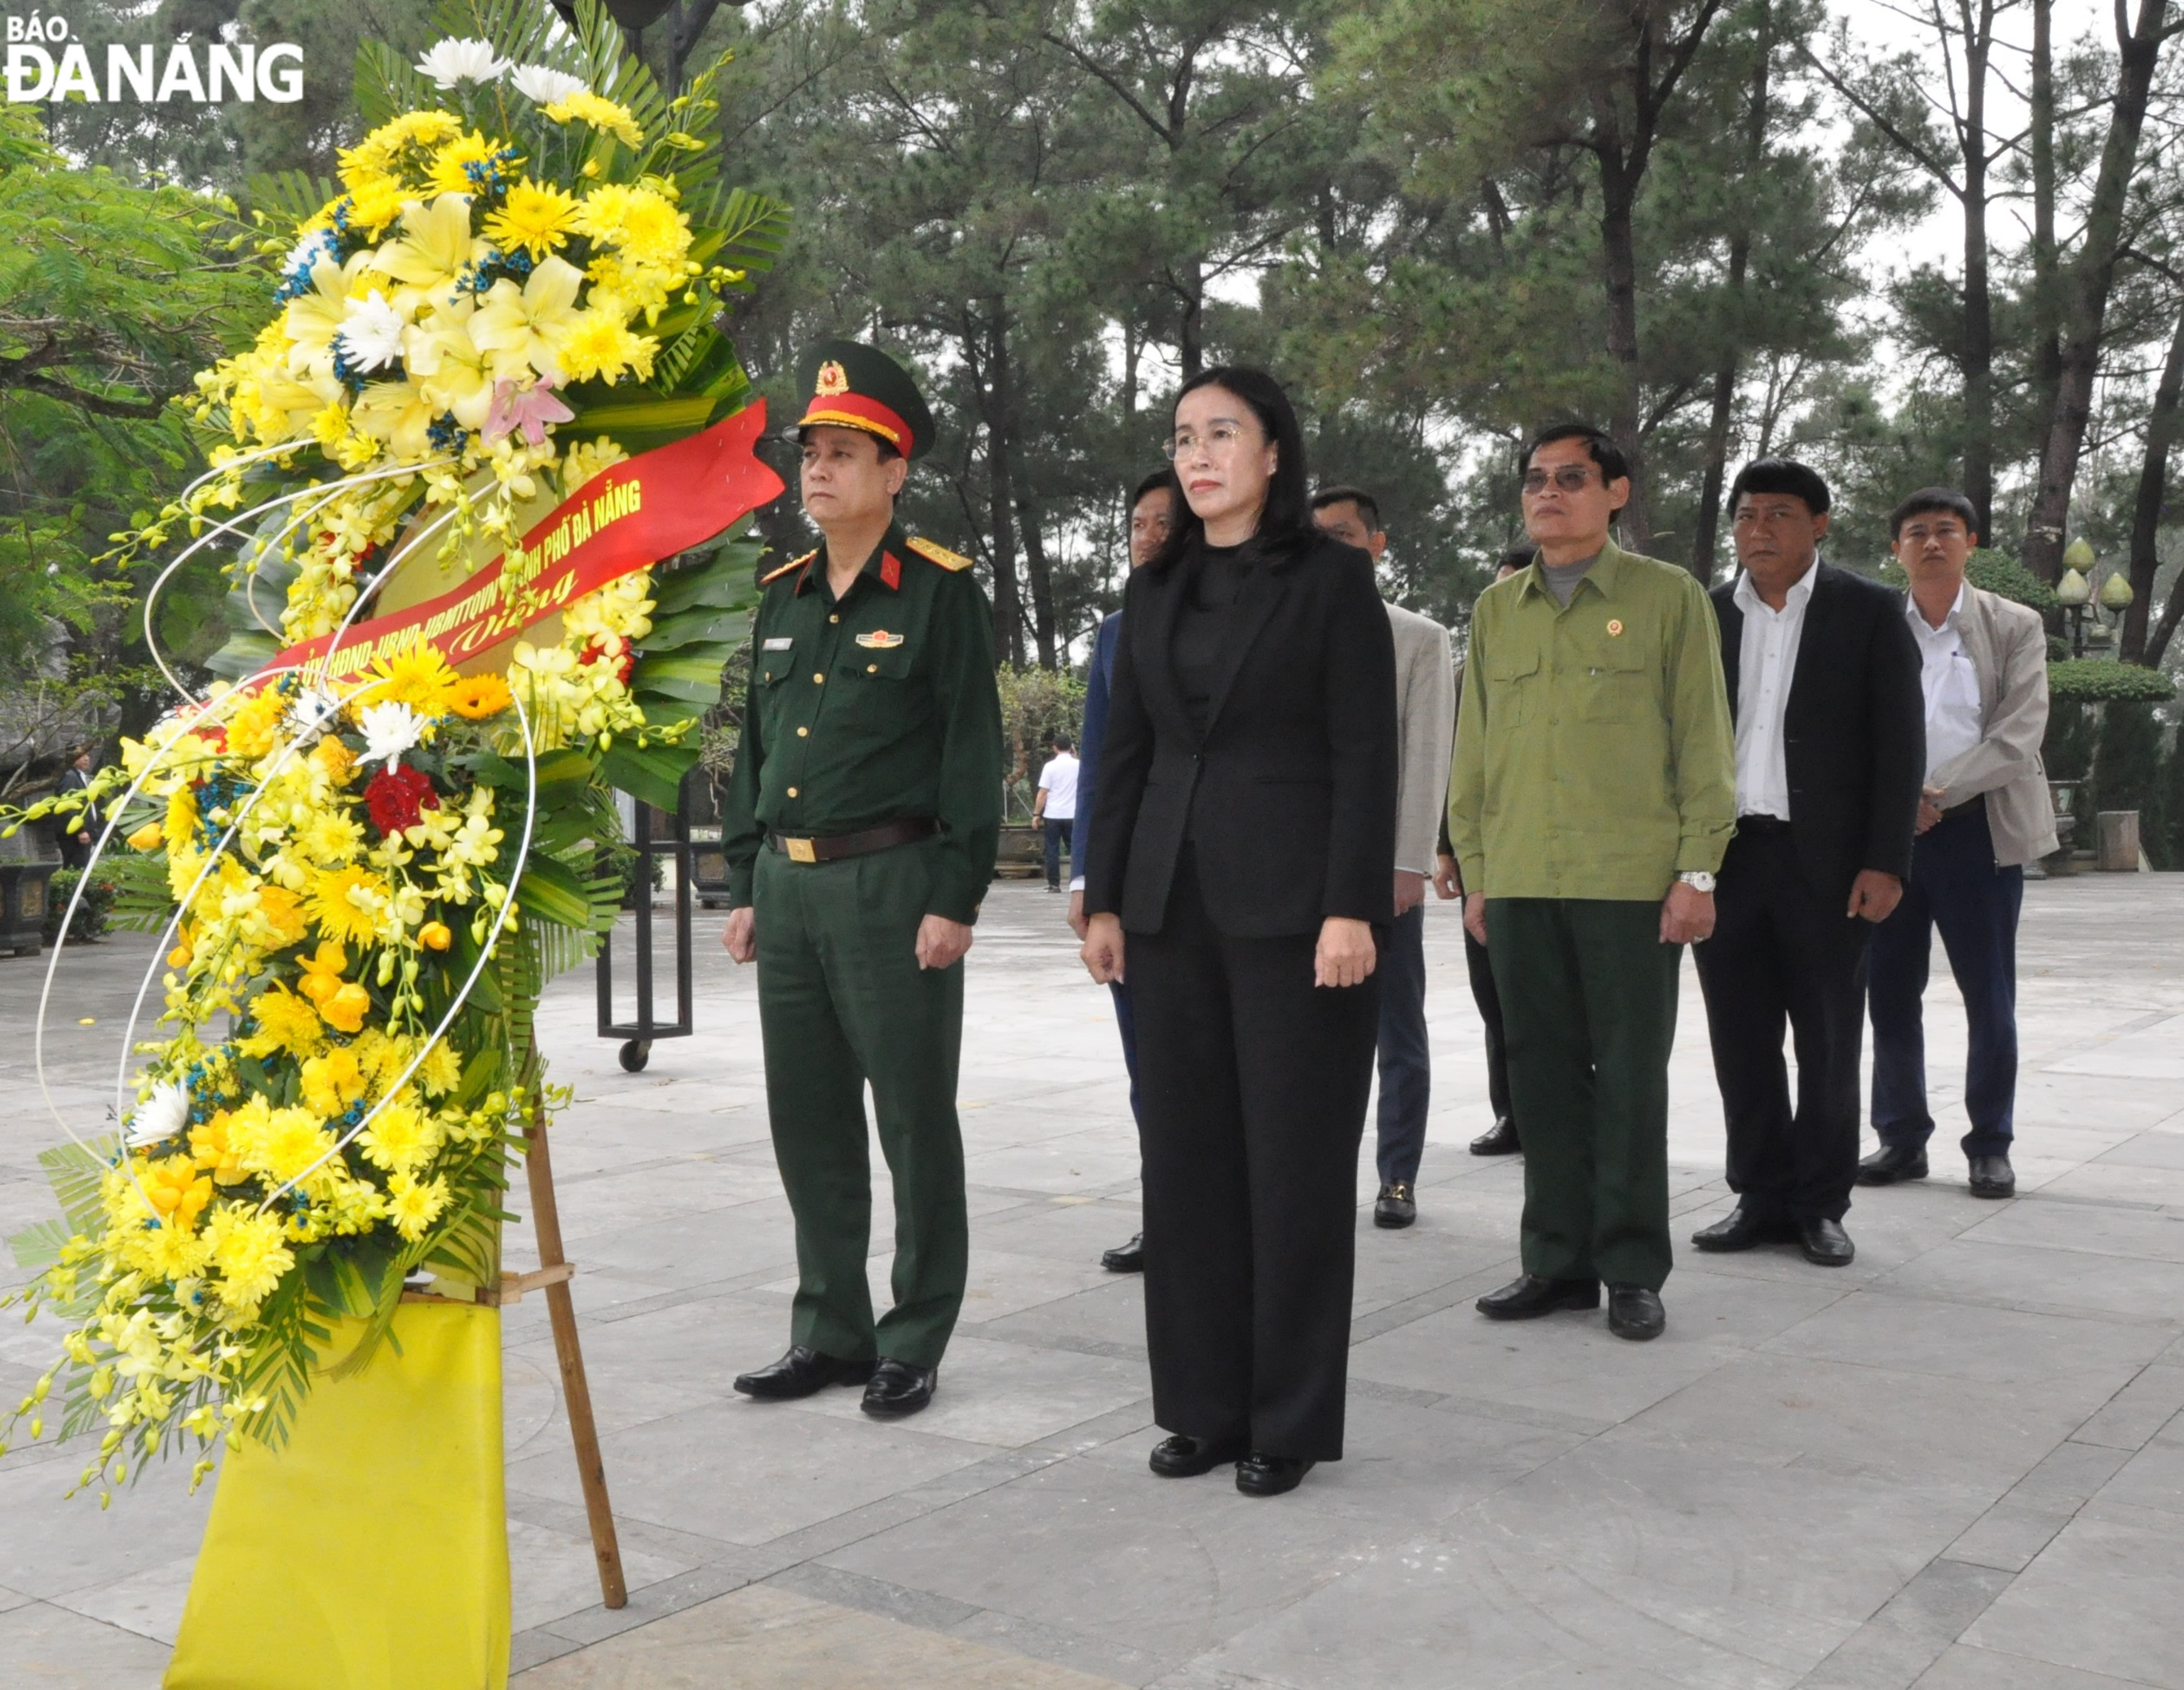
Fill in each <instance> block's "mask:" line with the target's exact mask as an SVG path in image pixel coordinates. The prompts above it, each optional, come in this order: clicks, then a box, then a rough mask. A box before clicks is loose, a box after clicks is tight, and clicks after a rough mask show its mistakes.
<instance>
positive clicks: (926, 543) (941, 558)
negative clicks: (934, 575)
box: [910, 539, 971, 569]
mask: <svg viewBox="0 0 2184 1690" xmlns="http://www.w3.org/2000/svg"><path fill="white" fill-rule="evenodd" d="M910 549H911V550H912V551H914V552H916V553H917V555H919V556H920V557H922V558H923V559H924V560H925V561H927V562H928V563H937V564H939V566H941V567H942V568H943V569H968V568H969V567H970V566H971V560H970V559H969V558H967V557H965V556H964V555H962V553H961V552H952V551H950V550H949V549H948V548H947V547H945V546H938V545H935V544H933V542H932V541H930V540H926V539H915V540H912V541H911V543H910Z"/></svg>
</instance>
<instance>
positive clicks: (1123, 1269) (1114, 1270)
mask: <svg viewBox="0 0 2184 1690" xmlns="http://www.w3.org/2000/svg"><path fill="white" fill-rule="evenodd" d="M1100 1266H1101V1267H1103V1268H1105V1269H1106V1270H1107V1271H1108V1272H1109V1273H1111V1274H1142V1273H1143V1272H1145V1234H1144V1233H1142V1232H1134V1233H1132V1234H1131V1235H1130V1241H1129V1242H1128V1244H1117V1246H1116V1247H1114V1248H1113V1249H1112V1250H1109V1251H1106V1252H1104V1253H1102V1254H1101V1256H1100Z"/></svg>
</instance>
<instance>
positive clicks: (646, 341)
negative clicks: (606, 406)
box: [560, 311, 660, 382]
mask: <svg viewBox="0 0 2184 1690" xmlns="http://www.w3.org/2000/svg"><path fill="white" fill-rule="evenodd" d="M659 348H660V343H659V342H658V341H656V340H655V339H654V338H653V337H651V336H650V335H644V334H633V333H632V332H630V331H629V330H628V329H627V327H625V326H623V325H622V323H621V321H620V319H618V318H617V317H615V316H613V315H610V314H607V313H604V312H600V311H583V312H580V313H579V314H578V315H577V319H576V321H575V322H574V323H572V324H571V326H570V327H569V328H568V330H567V331H566V332H565V333H564V334H563V335H562V337H561V347H560V356H561V368H562V371H563V372H564V373H565V375H566V376H568V378H569V379H570V380H571V381H572V382H588V381H593V380H597V381H601V382H618V381H620V380H621V377H622V376H624V375H625V374H627V373H628V372H629V371H636V373H637V374H638V376H639V377H640V378H642V377H647V376H650V375H651V374H652V358H653V354H655V352H657V351H658V350H659Z"/></svg>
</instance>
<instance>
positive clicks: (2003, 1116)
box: [1858, 487, 2055, 1197]
mask: <svg viewBox="0 0 2184 1690" xmlns="http://www.w3.org/2000/svg"><path fill="white" fill-rule="evenodd" d="M1889 526H1890V528H1891V530H1892V534H1893V537H1894V541H1895V547H1896V561H1897V562H1898V563H1899V564H1901V565H1902V566H1903V572H1904V573H1905V574H1906V575H1908V577H1910V581H1911V589H1910V591H1909V592H1908V594H1905V595H1904V603H1903V614H1904V616H1905V617H1906V618H1907V619H1908V621H1909V622H1910V625H1911V632H1912V634H1913V635H1914V637H1915V639H1917V641H1918V644H1919V660H1920V665H1921V671H1922V675H1921V678H1922V682H1923V684H1924V687H1925V695H1926V780H1925V794H1924V796H1923V798H1922V799H1921V800H1920V802H1919V822H1918V838H1917V840H1916V841H1915V843H1914V845H1913V847H1912V855H1911V873H1910V874H1909V875H1908V877H1907V878H1906V879H1905V881H1904V883H1903V902H1902V903H1900V904H1898V905H1897V906H1896V912H1895V913H1894V914H1893V915H1892V916H1891V917H1889V918H1888V919H1887V920H1886V921H1885V922H1883V923H1881V924H1880V928H1879V929H1878V930H1877V931H1876V932H1875V934H1874V937H1873V955H1872V960H1871V963H1870V971H1869V978H1868V983H1867V998H1866V1001H1867V1005H1868V1010H1869V1013H1870V1015H1871V1016H1872V1018H1873V1127H1874V1130H1875V1132H1876V1133H1878V1134H1879V1135H1880V1149H1879V1150H1878V1151H1877V1152H1875V1153H1874V1154H1873V1155H1871V1156H1869V1157H1866V1158H1865V1160H1864V1162H1862V1163H1859V1164H1858V1184H1860V1185H1894V1184H1895V1183H1896V1182H1897V1181H1898V1180H1923V1179H1925V1177H1926V1141H1927V1140H1928V1139H1929V1138H1931V1136H1932V1135H1933V1131H1934V1117H1933V1115H1932V1113H1931V1112H1930V1111H1929V1110H1928V1108H1927V1107H1926V1040H1925V1023H1924V1018H1923V1016H1922V1013H1921V1000H1922V999H1923V998H1924V996H1925V990H1926V973H1927V968H1928V963H1929V960H1930V958H1931V953H1932V946H1933V932H1934V929H1936V928H1937V927H1938V928H1939V929H1941V930H1942V948H1943V949H1944V950H1945V951H1947V953H1948V957H1949V969H1950V972H1951V973H1953V974H1954V975H1955V976H1956V980H1957V988H1958V990H1959V991H1961V992H1962V993H1963V994H1964V1012H1965V1015H1966V1018H1967V1019H1968V1020H1969V1021H1970V1023H1971V1028H1970V1033H1971V1038H1970V1051H1969V1054H1968V1057H1967V1060H1966V1063H1965V1069H1964V1111H1965V1113H1966V1114H1968V1115H1969V1116H1970V1118H1971V1130H1970V1132H1968V1133H1966V1134H1965V1135H1964V1140H1963V1147H1964V1155H1965V1157H1967V1159H1968V1163H1969V1168H1968V1176H1969V1183H1970V1186H1971V1191H1972V1195H1973V1196H1976V1197H2007V1196H2009V1195H2011V1193H2012V1192H2014V1191H2015V1190H2016V1189H2017V1176H2016V1174H2015V1173H2014V1170H2013V1169H2012V1168H2011V1167H2010V1165H2009V1146H2010V1140H2011V1136H2012V1118H2013V1116H2014V1113H2015V1108H2016V1100H2017V917H2018V911H2019V908H2020V906H2021V905H2022V903H2023V902H2024V898H2025V864H2026V863H2028V862H2035V861H2036V860H2037V859H2039V858H2040V857H2042V856H2046V855H2047V854H2048V852H2049V851H2053V850H2054V849H2055V812H2054V807H2053V805H2052V803H2051V802H2050V801H2049V798H2048V774H2047V771H2046V770H2045V769H2044V768H2043V767H2042V766H2041V761H2040V743H2041V740H2042V739H2043V738H2044V737H2045V736H2046V734H2047V732H2048V634H2047V630H2046V629H2045V628H2044V627H2042V625H2041V621H2040V618H2039V616H2037V615H2036V614H2035V613H2034V612H2033V611H2029V610H2027V609H2026V608H2025V606H2024V605H2014V604H2012V603H2010V602H2009V600H2006V599H1999V598H1997V597H1996V596H1995V595H1994V594H1992V593H1987V592H1984V591H1982V590H1981V589H1980V588H1977V587H1975V586H1973V585H1971V584H1970V583H1969V582H1968V581H1966V580H1965V579H1964V568H1965V565H1966V564H1967V563H1968V562H1969V561H1970V557H1971V554H1972V551H1973V549H1975V547H1976V546H1977V545H1978V544H1979V528H1978V517H1977V515H1976V513H1975V510H1973V507H1972V504H1971V501H1970V500H1969V499H1966V498H1965V497H1964V495H1963V494H1960V493H1955V492H1952V491H1951V490H1949V489H1948V488H1935V487H1930V488H1925V489H1924V490H1923V491H1921V492H1919V493H1914V494H1912V495H1911V496H1910V497H1909V498H1908V499H1905V500H1904V501H1903V504H1901V505H1898V506H1897V508H1896V510H1895V512H1894V513H1893V515H1892V516H1891V517H1890V519H1889Z"/></svg>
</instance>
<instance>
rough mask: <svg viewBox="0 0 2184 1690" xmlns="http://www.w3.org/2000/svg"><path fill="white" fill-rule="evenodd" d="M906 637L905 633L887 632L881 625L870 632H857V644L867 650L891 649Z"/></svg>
mask: <svg viewBox="0 0 2184 1690" xmlns="http://www.w3.org/2000/svg"><path fill="white" fill-rule="evenodd" d="M908 637H909V636H908V635H906V634H900V633H889V632H888V631H887V630H886V629H885V628H883V627H876V628H874V629H873V630H872V632H871V633H861V634H859V635H858V636H857V644H860V645H861V646H863V647H864V648H865V650H867V651H892V650H894V649H895V647H896V646H898V645H900V644H902V643H903V641H904V640H905V639H907V638H908Z"/></svg>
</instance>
